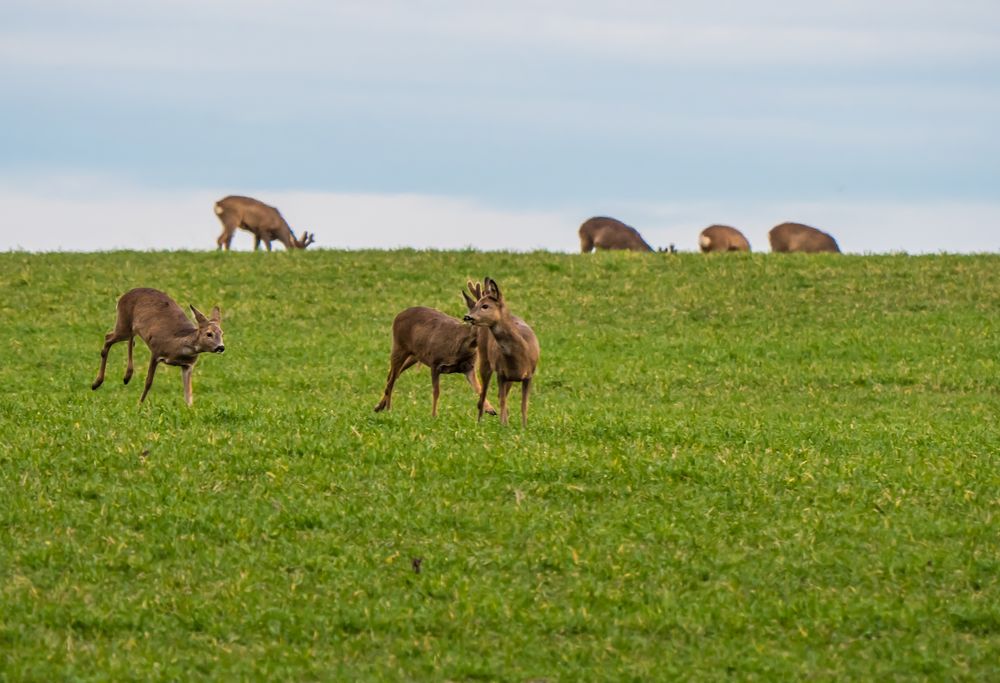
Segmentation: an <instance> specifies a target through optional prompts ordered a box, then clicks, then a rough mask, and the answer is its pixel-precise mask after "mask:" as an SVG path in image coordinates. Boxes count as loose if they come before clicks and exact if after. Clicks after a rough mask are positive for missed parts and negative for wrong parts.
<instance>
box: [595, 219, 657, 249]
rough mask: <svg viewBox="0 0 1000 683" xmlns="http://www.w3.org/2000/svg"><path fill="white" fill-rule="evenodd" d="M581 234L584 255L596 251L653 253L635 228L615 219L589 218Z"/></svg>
mask: <svg viewBox="0 0 1000 683" xmlns="http://www.w3.org/2000/svg"><path fill="white" fill-rule="evenodd" d="M579 234H580V252H581V253H584V254H586V253H589V252H591V251H593V250H594V249H626V250H630V251H653V248H652V247H651V246H649V245H648V244H646V240H644V239H642V236H641V235H640V234H639V233H638V231H637V230H636V229H635V228H633V227H631V226H628V225H625V224H624V223H622V222H621V221H619V220H615V219H614V218H606V217H604V216H596V217H594V218H588V219H587V220H585V221H584V222H583V224H582V225H581V226H580V231H579Z"/></svg>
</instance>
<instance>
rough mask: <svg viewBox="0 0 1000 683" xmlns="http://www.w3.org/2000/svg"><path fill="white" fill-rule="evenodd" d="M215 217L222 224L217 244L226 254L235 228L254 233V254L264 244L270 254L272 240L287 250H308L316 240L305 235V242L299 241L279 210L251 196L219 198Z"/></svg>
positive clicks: (304, 233) (305, 233) (303, 236)
mask: <svg viewBox="0 0 1000 683" xmlns="http://www.w3.org/2000/svg"><path fill="white" fill-rule="evenodd" d="M215 215H216V216H218V217H219V221H221V222H222V234H221V235H219V239H217V240H215V242H216V244H218V245H219V249H222V248H223V247H225V249H226V251H229V245H230V244H231V243H232V241H233V234H234V233H235V232H236V228H243V229H244V230H249V231H250V232H252V233H253V250H254V251H257V250H258V249H259V248H260V243H261V241H263V242H264V244H265V246H267V250H268V251H271V242H272V241H273V240H278V241H279V242H281V243H282V244H284V245H285V249H305V248H306V247H308V246H309V245H310V244H312V243H313V242H315V241H316V236H315V235H310V234H309V233H308V232H303V233H302V239H296V237H295V233H293V232H292V229H291V228H290V227H288V223H286V222H285V219H284V218H282V217H281V214H280V213H278V210H277V209H276V208H274V207H273V206H268V205H267V204H264V203H263V202H259V201H257V200H256V199H251V198H250V197H237V196H235V195H231V196H229V197H225V198H223V199H220V200H219V201H217V202H216V203H215Z"/></svg>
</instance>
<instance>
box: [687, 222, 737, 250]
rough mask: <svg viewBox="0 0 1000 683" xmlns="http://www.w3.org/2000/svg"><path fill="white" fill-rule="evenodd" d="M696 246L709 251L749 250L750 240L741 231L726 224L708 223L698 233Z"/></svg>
mask: <svg viewBox="0 0 1000 683" xmlns="http://www.w3.org/2000/svg"><path fill="white" fill-rule="evenodd" d="M698 246H699V247H701V250H702V251H703V252H705V253H708V252H710V251H750V242H748V241H747V238H746V237H744V236H743V233H742V232H740V231H739V230H737V229H736V228H731V227H729V226H728V225H710V226H708V227H707V228H705V229H704V230H702V231H701V234H700V235H698Z"/></svg>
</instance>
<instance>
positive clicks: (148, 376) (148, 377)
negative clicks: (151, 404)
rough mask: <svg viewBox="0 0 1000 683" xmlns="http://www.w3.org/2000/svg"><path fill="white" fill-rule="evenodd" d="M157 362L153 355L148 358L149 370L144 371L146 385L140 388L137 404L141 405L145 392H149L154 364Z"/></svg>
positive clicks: (144, 398) (153, 373)
mask: <svg viewBox="0 0 1000 683" xmlns="http://www.w3.org/2000/svg"><path fill="white" fill-rule="evenodd" d="M159 362H160V361H158V360H157V359H156V356H155V355H154V356H153V357H152V358H150V359H149V370H148V371H147V372H146V386H145V388H144V389H143V390H142V396H140V397H139V405H142V402H143V401H145V400H146V394H148V393H149V388H150V387H151V386H153V375H155V374H156V366H157V364H159Z"/></svg>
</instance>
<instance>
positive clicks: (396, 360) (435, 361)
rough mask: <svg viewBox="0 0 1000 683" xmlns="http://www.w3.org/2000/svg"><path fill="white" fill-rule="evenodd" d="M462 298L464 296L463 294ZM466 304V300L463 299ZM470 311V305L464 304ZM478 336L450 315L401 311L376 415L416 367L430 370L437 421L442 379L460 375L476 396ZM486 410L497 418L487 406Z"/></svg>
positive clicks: (422, 309)
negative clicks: (404, 377) (419, 364)
mask: <svg viewBox="0 0 1000 683" xmlns="http://www.w3.org/2000/svg"><path fill="white" fill-rule="evenodd" d="M462 294H463V295H464V294H465V292H462ZM465 299H466V302H468V300H469V297H468V296H466V297H465ZM467 305H468V306H469V308H470V309H471V308H472V305H474V302H473V304H467ZM478 343H479V335H478V332H477V330H476V328H474V327H471V326H470V325H464V324H462V323H461V322H459V321H458V320H456V319H455V318H452V317H451V316H450V315H447V314H445V313H442V312H441V311H438V310H436V309H433V308H426V307H424V306H415V307H413V308H407V309H406V310H405V311H402V312H401V313H400V314H399V315H397V316H396V318H395V319H394V320H393V321H392V352H391V353H390V355H389V377H388V379H387V380H386V383H385V391H384V392H382V400H381V401H379V403H378V405H377V406H375V412H376V413H378V412H381V411H383V410H389V408H390V407H391V405H392V387H393V385H394V384H395V383H396V380H397V379H398V378H399V376H400V375H401V374H402V373H403V372H404V371H406V370H407V369H409V368H410V367H411V366H413V365H415V364H416V363H418V362H419V363H423V364H424V365H426V366H428V367H429V368H430V369H431V387H432V390H433V394H432V396H433V398H432V401H431V416H433V417H437V404H438V396H440V394H441V375H443V374H449V373H454V372H460V373H462V374H463V375H465V378H466V379H467V380H468V381H469V385H470V386H471V387H472V390H473V391H475V392H476V395H477V396H478V395H479V382H478V381H476V373H475V366H476V347H477V346H478ZM486 410H487V411H488V412H489V413H490V414H492V415H496V411H495V410H493V406H491V405H489V404H488V403H487V405H486Z"/></svg>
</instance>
